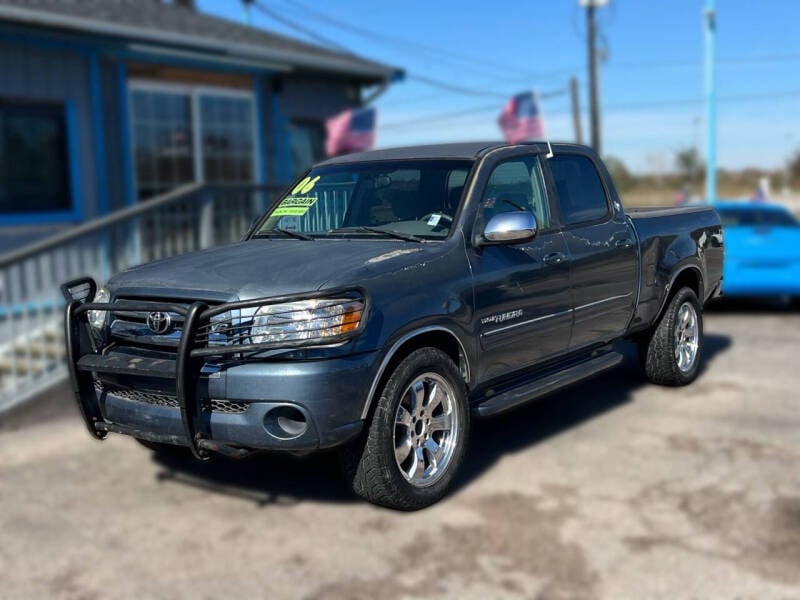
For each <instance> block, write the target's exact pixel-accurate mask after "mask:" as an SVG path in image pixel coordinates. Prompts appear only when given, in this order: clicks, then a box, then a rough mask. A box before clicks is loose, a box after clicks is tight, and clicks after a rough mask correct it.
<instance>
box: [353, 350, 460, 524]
mask: <svg viewBox="0 0 800 600" xmlns="http://www.w3.org/2000/svg"><path fill="white" fill-rule="evenodd" d="M468 435H469V404H468V402H467V390H466V386H465V384H464V381H463V379H462V378H461V376H460V374H459V371H458V368H457V367H456V365H455V364H454V363H453V361H452V360H451V359H450V357H449V356H448V355H447V354H445V353H444V352H442V351H441V350H439V349H437V348H421V349H419V350H416V351H414V352H412V353H411V354H409V355H408V356H407V357H406V358H405V359H403V360H402V361H401V362H400V364H399V365H397V367H396V368H395V370H394V372H393V373H392V374H391V376H390V377H389V380H388V381H387V382H386V385H385V386H384V388H383V391H382V392H381V396H380V399H379V400H378V402H377V405H376V407H375V412H374V414H373V416H372V419H371V421H370V426H369V430H368V432H367V434H366V439H362V440H361V442H360V443H358V444H356V445H354V446H351V447H350V448H349V449H348V450H347V451H346V452H345V455H344V456H343V458H344V466H345V473H346V474H347V475H348V477H349V479H350V481H351V484H352V488H353V491H354V492H355V493H356V494H358V495H359V496H361V497H362V498H365V499H366V500H368V501H369V502H372V503H373V504H378V505H380V506H385V507H388V508H393V509H396V510H417V509H420V508H425V507H426V506H430V505H431V504H434V503H435V502H437V501H438V500H440V499H441V498H442V497H443V496H444V495H445V493H446V492H447V490H448V488H449V487H450V485H451V483H452V481H453V478H454V477H455V475H456V472H457V471H458V469H459V467H460V466H461V463H462V461H463V459H464V453H465V450H466V446H467V441H468Z"/></svg>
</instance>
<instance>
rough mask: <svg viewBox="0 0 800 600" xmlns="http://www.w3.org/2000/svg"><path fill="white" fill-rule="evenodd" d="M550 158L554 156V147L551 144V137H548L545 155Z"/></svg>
mask: <svg viewBox="0 0 800 600" xmlns="http://www.w3.org/2000/svg"><path fill="white" fill-rule="evenodd" d="M544 156H545V158H547V159H548V160H549V159H551V158H553V147H552V146H551V145H550V138H547V154H545V155H544Z"/></svg>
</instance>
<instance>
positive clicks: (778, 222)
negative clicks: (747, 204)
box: [717, 208, 800, 227]
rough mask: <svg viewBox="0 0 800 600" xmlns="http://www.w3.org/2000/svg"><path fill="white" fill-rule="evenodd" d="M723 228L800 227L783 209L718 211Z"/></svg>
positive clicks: (730, 209) (729, 209)
mask: <svg viewBox="0 0 800 600" xmlns="http://www.w3.org/2000/svg"><path fill="white" fill-rule="evenodd" d="M717 211H718V212H719V216H720V219H721V220H722V225H723V227H800V223H798V221H797V219H795V218H794V216H792V214H791V213H790V212H788V211H785V210H782V209H758V208H723V209H719V208H718V209H717Z"/></svg>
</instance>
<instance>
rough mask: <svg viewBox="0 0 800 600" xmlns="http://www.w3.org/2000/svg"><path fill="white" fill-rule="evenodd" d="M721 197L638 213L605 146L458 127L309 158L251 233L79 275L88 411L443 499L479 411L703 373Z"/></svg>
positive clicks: (79, 367)
mask: <svg viewBox="0 0 800 600" xmlns="http://www.w3.org/2000/svg"><path fill="white" fill-rule="evenodd" d="M722 242H723V240H722V234H721V228H720V219H719V217H718V215H717V213H716V212H715V211H714V209H712V208H710V207H691V208H672V209H666V210H644V211H629V212H627V213H626V211H625V210H624V209H623V206H622V203H621V201H620V198H619V195H618V193H617V190H616V189H615V187H614V183H613V181H612V180H611V177H610V176H609V173H608V171H607V170H606V168H605V166H604V165H603V163H602V161H601V160H600V159H599V158H598V156H597V155H596V154H595V153H594V152H592V151H591V150H590V149H588V148H586V147H583V146H578V145H571V144H552V145H550V144H549V143H546V144H545V143H523V144H517V145H505V144H498V143H461V144H443V145H434V146H419V147H411V148H400V149H389V150H380V151H370V152H364V153H359V154H353V155H349V156H343V157H337V158H333V159H330V160H327V161H324V162H321V163H320V164H318V165H316V166H314V167H313V168H312V169H311V170H310V171H309V172H308V173H307V174H305V175H304V176H303V177H302V178H301V179H300V180H298V181H297V182H296V183H295V184H294V185H292V186H291V187H290V188H289V189H288V191H287V192H286V193H285V195H283V196H282V197H281V198H278V199H276V200H275V201H274V202H273V203H272V205H271V206H269V208H268V209H267V210H266V212H265V214H264V215H263V216H262V217H261V218H259V219H258V220H257V221H256V222H254V224H253V226H252V227H251V229H250V231H249V232H248V233H247V234H246V236H245V237H244V239H243V240H242V241H241V242H239V243H234V244H231V245H228V246H223V247H219V248H214V249H209V250H203V251H199V252H195V253H191V254H186V255H182V256H177V257H174V258H169V259H166V260H161V261H158V262H154V263H150V264H146V265H143V266H139V267H135V268H133V269H130V270H128V271H126V272H123V273H120V274H118V275H116V276H114V277H113V278H111V280H110V281H108V282H107V283H106V284H105V285H103V286H102V287H100V288H99V289H98V285H97V283H96V282H94V281H93V280H91V279H82V280H77V281H73V282H68V283H65V284H64V285H63V286H62V291H63V292H64V295H65V296H66V298H67V300H68V304H67V307H66V339H67V354H68V362H69V368H70V372H71V376H72V382H73V387H74V391H75V394H76V398H77V401H78V405H79V407H80V409H81V411H82V415H83V417H84V420H85V423H86V425H87V427H88V429H89V431H90V432H91V434H92V435H94V436H95V437H97V438H100V439H102V438H104V437H106V435H107V434H108V433H109V432H115V433H122V434H127V435H130V436H133V437H135V438H137V439H139V440H140V441H141V442H142V443H143V444H144V445H146V446H148V447H150V448H152V449H155V450H158V451H167V450H169V449H170V448H172V447H174V446H186V447H188V448H189V450H191V452H192V454H194V456H195V457H196V458H198V459H207V458H208V457H209V456H212V455H219V454H222V455H227V456H233V457H236V456H242V455H245V454H248V453H251V452H255V451H283V452H290V453H297V454H303V453H308V452H311V451H317V450H323V449H328V448H334V447H336V448H337V449H338V450H339V454H340V456H341V459H342V465H343V467H344V469H343V470H344V472H345V474H346V476H347V477H348V478H349V482H350V483H351V484H352V488H353V490H354V491H355V493H357V494H359V495H360V496H362V497H364V498H366V499H367V500H369V501H371V502H373V503H376V504H379V505H383V506H387V507H391V508H395V509H403V510H413V509H418V508H422V507H425V506H427V505H430V504H432V503H434V502H436V501H437V500H439V499H440V498H441V497H442V496H443V495H444V494H445V493H446V490H447V489H448V487H449V486H450V485H451V484H452V482H453V479H454V477H455V476H456V473H457V471H458V469H459V466H460V465H461V463H462V462H463V460H464V456H465V449H466V447H467V441H468V437H469V432H470V419H471V418H474V417H482V416H487V415H495V414H497V413H501V412H503V411H506V410H508V409H511V408H514V407H516V406H518V405H520V404H522V403H524V402H528V401H531V400H534V399H536V398H539V397H541V396H543V395H545V394H549V393H551V392H553V391H555V390H557V389H560V388H563V387H564V386H567V385H570V384H573V383H575V382H577V381H580V380H583V379H586V378H587V377H590V376H593V375H596V374H598V373H600V372H603V371H606V370H607V369H611V368H613V367H614V366H616V365H618V364H619V363H620V362H621V361H622V360H623V357H622V355H621V354H620V352H619V351H618V350H619V347H618V345H617V344H615V342H617V341H618V340H620V339H623V338H625V339H629V340H633V341H635V342H636V343H637V344H638V347H639V348H640V357H641V364H642V367H643V370H644V373H645V374H646V376H647V377H648V378H649V379H650V380H651V381H653V382H655V383H658V384H663V385H672V386H678V385H685V384H688V383H690V382H691V381H693V380H694V379H695V377H696V376H697V374H698V368H699V366H700V363H701V356H702V351H703V314H702V307H703V305H704V304H705V302H706V301H708V300H709V299H710V298H712V297H713V296H715V295H718V294H719V293H720V292H721V287H720V286H721V273H722V256H723V251H722Z"/></svg>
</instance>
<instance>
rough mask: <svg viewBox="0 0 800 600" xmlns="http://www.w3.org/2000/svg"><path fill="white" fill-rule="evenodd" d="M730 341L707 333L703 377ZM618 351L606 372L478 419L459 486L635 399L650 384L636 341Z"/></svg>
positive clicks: (458, 487) (702, 365) (623, 343)
mask: <svg viewBox="0 0 800 600" xmlns="http://www.w3.org/2000/svg"><path fill="white" fill-rule="evenodd" d="M730 345H731V339H730V338H729V337H728V336H723V335H714V334H706V335H705V346H704V350H703V352H704V360H703V363H702V364H701V366H700V375H699V376H700V377H702V375H703V372H705V371H706V370H707V369H708V366H709V364H710V363H711V362H712V361H713V360H714V358H715V357H716V356H717V355H719V354H720V353H722V352H724V351H725V350H726V349H727V348H728V347H729V346H730ZM617 350H618V351H620V352H622V353H623V354H624V356H625V361H624V362H623V364H622V365H621V366H620V367H619V368H617V369H613V370H611V371H608V372H607V373H604V374H602V375H599V376H597V377H594V378H592V379H590V380H587V381H585V382H583V383H580V384H577V385H575V386H573V387H570V388H567V389H565V390H564V391H561V392H557V393H555V394H552V395H550V396H547V397H546V398H543V399H541V400H538V401H536V402H532V403H530V404H527V405H523V406H521V407H520V408H518V409H517V410H514V411H510V412H508V413H504V414H501V415H499V416H497V417H494V418H489V419H481V420H476V421H475V422H474V424H473V427H472V433H471V439H470V446H469V451H468V455H467V458H466V460H465V462H464V465H463V466H462V467H461V473H460V474H459V478H458V481H457V482H456V486H455V488H456V489H460V488H461V487H463V486H465V485H467V484H469V483H470V482H471V481H472V480H474V479H476V478H477V477H479V476H480V475H481V474H482V473H483V472H484V471H486V470H487V469H489V468H490V467H491V466H492V465H493V464H494V463H495V462H496V461H497V460H499V459H500V458H502V457H503V455H505V454H508V453H511V452H516V451H518V450H521V449H523V448H526V447H529V446H534V445H536V444H539V443H542V442H545V441H547V439H549V438H551V437H553V436H556V435H558V434H560V433H562V432H564V431H566V430H568V429H570V428H572V427H575V426H577V425H580V424H581V423H583V422H585V421H589V420H591V419H594V418H596V417H599V416H600V415H602V414H604V413H607V412H609V411H612V410H614V409H616V408H619V407H621V406H623V405H625V404H627V403H628V402H630V401H631V398H632V396H633V392H634V391H635V390H637V389H639V388H641V387H642V386H646V385H650V384H648V382H647V381H646V380H645V379H644V376H643V374H642V371H641V369H640V367H639V360H638V357H637V351H636V346H635V345H634V344H632V343H628V342H622V343H620V344H619V345H618V347H617Z"/></svg>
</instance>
